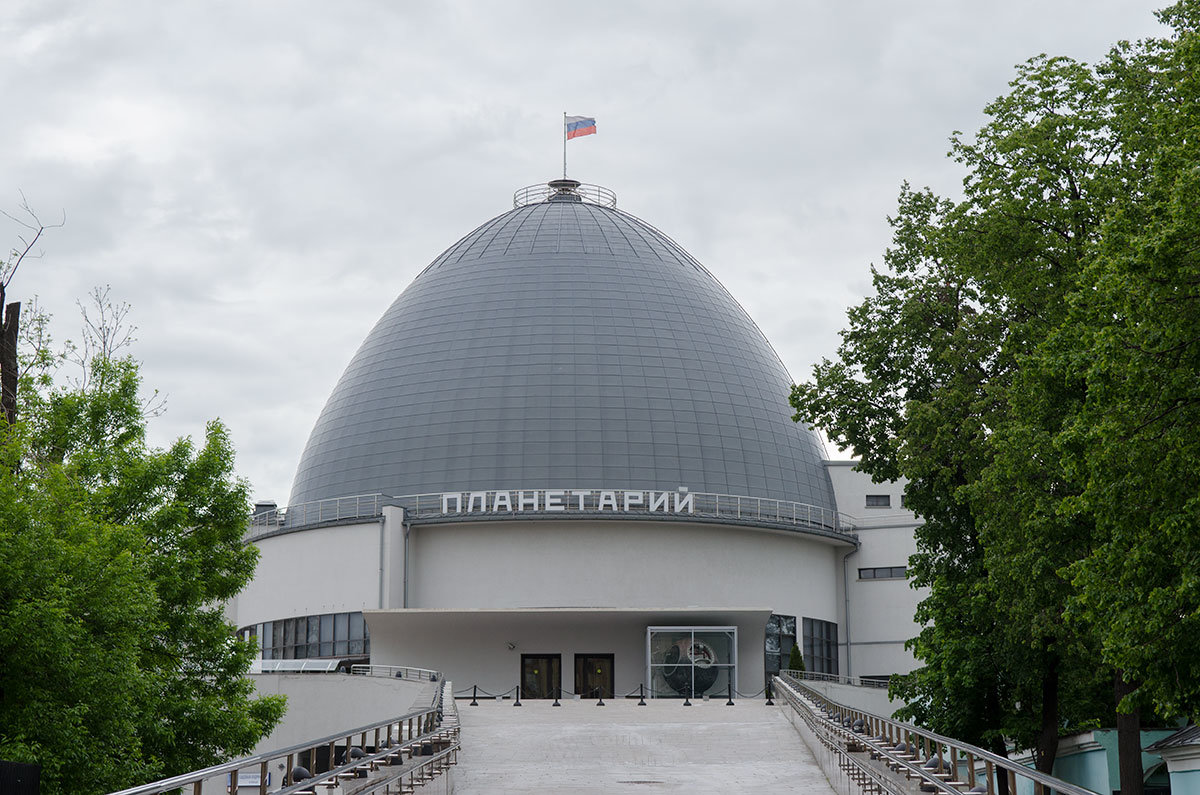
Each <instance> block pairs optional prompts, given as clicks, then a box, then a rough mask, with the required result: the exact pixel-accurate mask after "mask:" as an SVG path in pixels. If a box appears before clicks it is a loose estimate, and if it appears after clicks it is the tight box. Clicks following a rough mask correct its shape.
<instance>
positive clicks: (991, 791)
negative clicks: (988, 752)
mask: <svg viewBox="0 0 1200 795" xmlns="http://www.w3.org/2000/svg"><path fill="white" fill-rule="evenodd" d="M985 768H986V770H987V795H996V782H995V774H994V770H995V768H994V767H993V766H992V760H990V759H989V760H987V762H986V764H985ZM1013 795H1016V794H1015V793H1013Z"/></svg>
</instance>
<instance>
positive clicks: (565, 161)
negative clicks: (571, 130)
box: [563, 110, 567, 179]
mask: <svg viewBox="0 0 1200 795" xmlns="http://www.w3.org/2000/svg"><path fill="white" fill-rule="evenodd" d="M566 178H567V112H566V111H565V110H564V111H563V179H566Z"/></svg>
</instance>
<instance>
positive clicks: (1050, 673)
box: [1035, 651, 1059, 775]
mask: <svg viewBox="0 0 1200 795" xmlns="http://www.w3.org/2000/svg"><path fill="white" fill-rule="evenodd" d="M1058 669H1059V659H1058V654H1057V653H1056V652H1053V651H1047V652H1046V655H1045V662H1044V663H1043V666H1042V727H1041V732H1040V734H1039V735H1038V740H1037V749H1036V754H1035V764H1036V766H1037V769H1038V771H1040V772H1042V773H1045V774H1046V775H1050V774H1051V773H1053V772H1054V759H1055V757H1057V756H1058Z"/></svg>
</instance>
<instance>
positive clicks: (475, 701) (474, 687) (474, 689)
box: [467, 685, 479, 707]
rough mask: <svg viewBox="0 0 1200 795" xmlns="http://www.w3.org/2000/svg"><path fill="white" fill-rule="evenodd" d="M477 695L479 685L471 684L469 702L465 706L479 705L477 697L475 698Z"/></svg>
mask: <svg viewBox="0 0 1200 795" xmlns="http://www.w3.org/2000/svg"><path fill="white" fill-rule="evenodd" d="M478 695H479V685H471V703H470V704H468V705H467V706H469V707H478V706H479V699H478V698H477V696H478Z"/></svg>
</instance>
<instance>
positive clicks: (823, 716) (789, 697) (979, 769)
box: [772, 673, 1096, 795]
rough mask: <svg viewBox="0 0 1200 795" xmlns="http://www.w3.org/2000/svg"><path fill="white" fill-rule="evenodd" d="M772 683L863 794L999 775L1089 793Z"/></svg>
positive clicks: (968, 787) (957, 790)
mask: <svg viewBox="0 0 1200 795" xmlns="http://www.w3.org/2000/svg"><path fill="white" fill-rule="evenodd" d="M772 681H773V682H774V686H775V691H776V695H777V697H779V698H780V699H782V700H783V701H785V702H786V703H787V704H788V705H789V706H790V707H791V708H792V710H793V711H794V714H795V715H796V716H797V717H798V718H799V719H800V720H801V721H802V722H803V723H804V724H805V726H806V728H807V729H808V730H809V731H810V732H811V733H812V734H813V735H815V737H816V739H817V741H818V742H819V744H820V745H821V746H822V747H824V748H825V749H828V751H829V752H830V754H832V755H833V756H836V758H837V765H838V770H840V771H841V773H842V774H845V775H847V776H848V777H849V779H850V780H851V781H853V782H855V783H857V784H858V785H859V786H860V788H861V789H862V790H863V791H864V792H866V791H871V792H877V791H880V790H882V791H884V792H889V793H900V792H911V791H912V790H913V785H914V784H915V785H917V788H918V789H919V790H920V791H922V792H933V793H944V794H945V795H968V793H970V792H974V793H980V794H982V793H986V795H996V793H997V792H998V786H999V781H1000V779H1001V778H1003V779H1005V783H1006V785H1007V792H1008V793H1010V794H1011V793H1017V792H1028V791H1030V789H1032V791H1033V792H1034V793H1035V795H1045V794H1046V793H1049V792H1051V791H1053V792H1055V793H1061V795H1096V793H1094V792H1092V791H1091V790H1088V789H1084V788H1083V787H1080V786H1078V785H1076V784H1071V783H1070V782H1067V781H1063V780H1061V779H1057V778H1054V777H1053V776H1049V775H1046V774H1045V773H1040V772H1038V771H1037V770H1033V769H1032V768H1028V767H1025V766H1024V765H1022V764H1020V763H1018V762H1016V761H1015V760H1012V759H1006V758H1004V757H1002V756H999V755H997V754H993V753H991V752H990V751H986V750H984V749H982V748H978V747H976V746H973V745H968V744H967V743H964V742H960V741H958V740H954V739H951V738H949V737H943V736H941V735H939V734H935V733H933V732H931V731H927V730H925V729H922V728H920V727H918V726H914V725H912V724H911V723H904V722H902V721H898V720H894V719H892V718H885V717H883V716H881V715H876V714H874V713H872V712H866V711H865V710H861V709H856V708H854V707H848V706H846V705H844V704H840V703H838V702H836V701H833V700H831V699H829V698H827V697H826V696H824V695H822V694H821V693H819V692H817V691H816V690H814V689H812V688H810V687H808V686H807V685H805V684H804V683H803V682H802V681H800V680H799V679H797V678H795V677H794V676H789V675H788V674H786V673H781V674H780V675H779V676H777V677H775V679H774V680H772ZM814 750H815V749H814ZM829 772H830V771H828V770H827V771H826V773H827V774H828V773H829Z"/></svg>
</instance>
